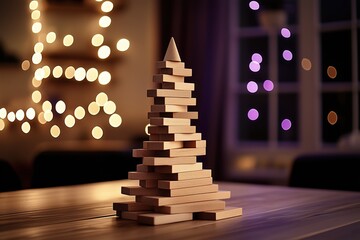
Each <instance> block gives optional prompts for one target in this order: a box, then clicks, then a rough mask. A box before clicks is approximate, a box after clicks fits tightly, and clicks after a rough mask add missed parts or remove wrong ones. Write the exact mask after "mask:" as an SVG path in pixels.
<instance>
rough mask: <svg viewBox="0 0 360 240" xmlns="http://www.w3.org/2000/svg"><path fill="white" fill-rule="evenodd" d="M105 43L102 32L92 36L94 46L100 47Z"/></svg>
mask: <svg viewBox="0 0 360 240" xmlns="http://www.w3.org/2000/svg"><path fill="white" fill-rule="evenodd" d="M103 43H104V36H103V35H101V34H100V33H98V34H95V35H94V36H93V37H92V38H91V44H92V45H93V46H94V47H99V46H101V44H103Z"/></svg>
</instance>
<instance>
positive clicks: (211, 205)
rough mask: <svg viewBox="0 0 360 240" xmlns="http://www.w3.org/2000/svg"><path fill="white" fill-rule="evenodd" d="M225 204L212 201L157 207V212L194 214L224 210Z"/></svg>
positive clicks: (219, 201)
mask: <svg viewBox="0 0 360 240" xmlns="http://www.w3.org/2000/svg"><path fill="white" fill-rule="evenodd" d="M223 209H225V202H224V201H221V200H212V201H204V202H192V203H182V204H175V205H169V206H161V207H155V212H159V213H168V214H177V213H190V212H191V213H194V212H202V211H209V210H223Z"/></svg>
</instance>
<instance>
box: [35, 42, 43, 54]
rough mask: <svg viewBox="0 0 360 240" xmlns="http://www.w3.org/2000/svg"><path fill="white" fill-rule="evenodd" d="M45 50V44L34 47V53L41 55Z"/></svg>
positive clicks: (37, 44)
mask: <svg viewBox="0 0 360 240" xmlns="http://www.w3.org/2000/svg"><path fill="white" fill-rule="evenodd" d="M43 50H44V44H43V43H42V42H37V43H35V45H34V52H36V53H41V52H42V51H43Z"/></svg>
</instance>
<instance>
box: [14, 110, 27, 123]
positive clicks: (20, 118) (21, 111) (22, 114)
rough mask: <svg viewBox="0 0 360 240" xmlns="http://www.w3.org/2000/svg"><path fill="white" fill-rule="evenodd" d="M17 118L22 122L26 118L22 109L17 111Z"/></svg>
mask: <svg viewBox="0 0 360 240" xmlns="http://www.w3.org/2000/svg"><path fill="white" fill-rule="evenodd" d="M15 117H16V119H17V120H18V121H22V120H24V118H25V112H24V110H22V109H19V110H17V111H16V114H15Z"/></svg>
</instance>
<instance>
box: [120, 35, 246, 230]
mask: <svg viewBox="0 0 360 240" xmlns="http://www.w3.org/2000/svg"><path fill="white" fill-rule="evenodd" d="M157 67H158V69H159V74H155V75H154V78H153V81H154V87H155V88H154V89H150V90H148V97H153V98H154V104H153V105H152V106H151V111H150V112H149V113H148V117H149V119H150V126H149V128H148V131H149V134H150V137H149V141H144V143H143V149H134V150H133V156H134V157H142V158H143V162H142V164H139V165H137V169H136V172H129V175H128V176H129V179H134V180H139V185H140V186H128V187H122V189H121V192H122V193H123V194H126V195H132V196H135V201H134V202H126V203H114V205H113V208H114V210H115V211H116V212H117V215H118V216H120V217H121V218H124V219H131V220H137V221H138V222H139V223H143V224H149V225H159V224H166V223H174V222H181V221H188V220H192V219H205V220H219V219H224V218H229V217H235V216H240V215H242V208H233V207H225V201H224V199H228V198H230V192H229V191H219V187H218V185H217V184H213V179H212V175H211V170H207V169H203V166H202V163H201V162H197V156H201V155H205V154H206V141H205V140H202V136H201V133H197V132H196V127H195V126H192V125H191V119H197V117H198V113H197V112H189V111H188V106H194V105H196V99H195V98H192V91H194V89H195V86H194V83H187V82H185V77H190V76H192V70H191V69H189V68H185V64H184V63H183V62H181V59H180V56H179V53H178V50H177V47H176V44H175V41H174V39H173V38H171V40H170V43H169V46H168V49H167V51H166V54H165V57H164V60H163V61H160V62H158V63H157Z"/></svg>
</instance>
